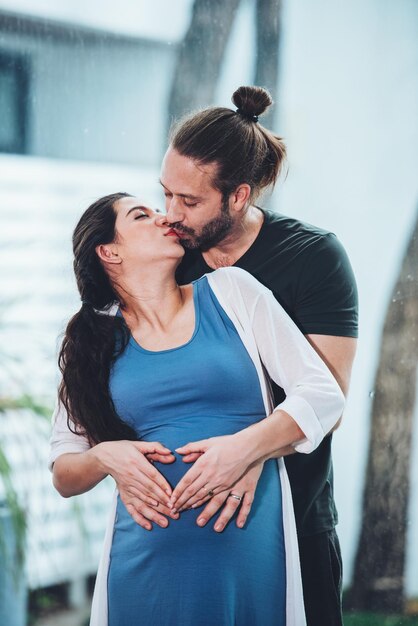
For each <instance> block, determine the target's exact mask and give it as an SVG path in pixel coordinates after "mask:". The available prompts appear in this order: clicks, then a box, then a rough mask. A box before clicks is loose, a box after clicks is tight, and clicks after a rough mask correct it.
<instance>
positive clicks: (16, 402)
mask: <svg viewBox="0 0 418 626" xmlns="http://www.w3.org/2000/svg"><path fill="white" fill-rule="evenodd" d="M17 409H29V410H31V411H33V413H35V414H37V415H39V416H41V417H43V418H44V417H45V418H46V417H49V416H50V415H51V409H49V408H48V407H46V406H44V405H42V404H40V403H38V402H36V400H35V399H34V398H33V397H32V396H31V395H30V394H27V393H24V394H22V395H21V396H20V397H18V398H8V397H2V396H0V418H1V416H2V414H4V413H6V412H7V411H10V410H17ZM0 480H1V481H2V483H3V485H4V494H5V499H6V505H7V509H8V511H9V512H10V515H11V521H12V527H13V531H14V535H15V539H16V559H15V561H14V563H13V575H14V576H15V577H16V576H18V575H19V572H20V571H21V566H22V563H23V560H24V555H25V540H26V512H25V510H24V508H23V507H22V506H21V505H20V503H19V501H18V497H17V493H16V490H15V488H14V485H13V476H12V470H11V467H10V463H9V461H8V459H7V457H6V454H5V452H4V450H3V448H2V446H1V442H0ZM6 549H7V546H5V545H4V537H3V535H2V534H1V533H0V554H2V555H5V554H6V552H5V551H6Z"/></svg>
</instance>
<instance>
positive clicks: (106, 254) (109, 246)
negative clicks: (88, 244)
mask: <svg viewBox="0 0 418 626" xmlns="http://www.w3.org/2000/svg"><path fill="white" fill-rule="evenodd" d="M95 249H96V254H97V256H98V257H99V259H100V260H101V261H102V263H111V264H112V265H119V264H120V263H122V259H121V258H120V256H119V255H118V251H117V246H116V244H114V243H101V244H100V245H99V246H96V248H95Z"/></svg>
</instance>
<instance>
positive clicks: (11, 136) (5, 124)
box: [0, 51, 29, 154]
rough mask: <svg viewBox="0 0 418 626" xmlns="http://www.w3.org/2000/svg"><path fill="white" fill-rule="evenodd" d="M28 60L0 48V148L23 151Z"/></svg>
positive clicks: (5, 150)
mask: <svg viewBox="0 0 418 626" xmlns="http://www.w3.org/2000/svg"><path fill="white" fill-rule="evenodd" d="M28 76H29V74H28V64H27V61H26V59H24V58H23V57H22V56H20V55H16V54H10V53H9V52H1V51H0V152H14V153H18V154H25V153H26V152H27V130H28V89H29V80H28Z"/></svg>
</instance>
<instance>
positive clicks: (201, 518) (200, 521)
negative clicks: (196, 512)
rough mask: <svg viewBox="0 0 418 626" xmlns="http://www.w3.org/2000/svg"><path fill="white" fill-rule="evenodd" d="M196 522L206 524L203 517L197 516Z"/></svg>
mask: <svg viewBox="0 0 418 626" xmlns="http://www.w3.org/2000/svg"><path fill="white" fill-rule="evenodd" d="M197 523H198V524H199V526H204V525H205V524H206V520H205V518H204V517H199V519H198V520H197Z"/></svg>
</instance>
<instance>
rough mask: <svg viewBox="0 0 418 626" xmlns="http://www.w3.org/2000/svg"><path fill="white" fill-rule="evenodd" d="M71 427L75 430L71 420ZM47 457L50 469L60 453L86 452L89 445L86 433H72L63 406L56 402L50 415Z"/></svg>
mask: <svg viewBox="0 0 418 626" xmlns="http://www.w3.org/2000/svg"><path fill="white" fill-rule="evenodd" d="M70 424H71V428H72V429H74V430H75V426H74V423H73V422H71V420H70ZM49 443H50V448H49V459H48V467H49V469H50V470H51V471H52V467H53V465H54V463H55V461H56V460H57V458H58V457H59V456H61V454H66V453H67V452H86V450H88V449H89V448H90V447H91V446H90V443H89V440H88V438H87V436H86V435H83V434H82V433H80V434H77V433H73V432H72V431H71V430H70V428H69V426H68V420H67V412H66V410H65V408H64V406H63V405H62V404H61V403H59V402H57V404H56V406H55V410H54V413H53V415H52V434H51V438H50V440H49Z"/></svg>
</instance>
